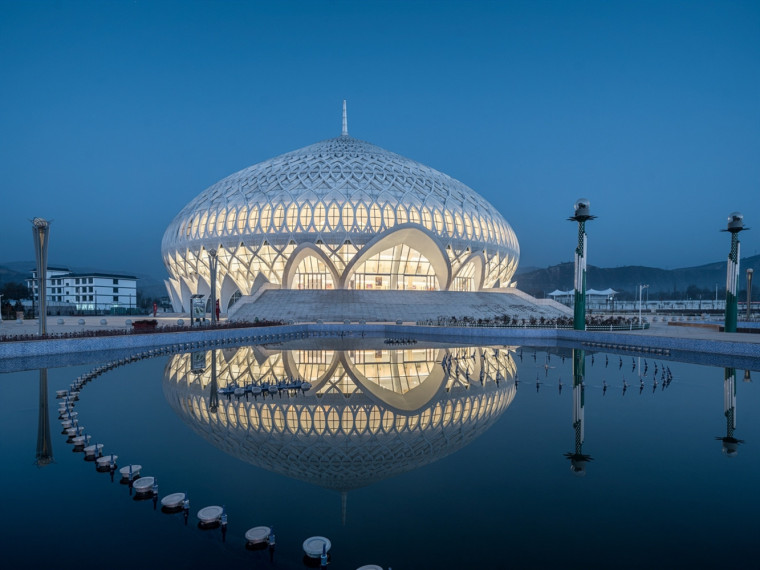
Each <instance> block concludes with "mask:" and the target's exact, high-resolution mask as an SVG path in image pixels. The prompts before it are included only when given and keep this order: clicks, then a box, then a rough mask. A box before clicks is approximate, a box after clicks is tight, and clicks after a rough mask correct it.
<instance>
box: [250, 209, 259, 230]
mask: <svg viewBox="0 0 760 570" xmlns="http://www.w3.org/2000/svg"><path fill="white" fill-rule="evenodd" d="M258 223H259V207H258V206H252V207H251V211H250V212H248V229H249V230H251V232H255V231H256V225H257V224H258Z"/></svg>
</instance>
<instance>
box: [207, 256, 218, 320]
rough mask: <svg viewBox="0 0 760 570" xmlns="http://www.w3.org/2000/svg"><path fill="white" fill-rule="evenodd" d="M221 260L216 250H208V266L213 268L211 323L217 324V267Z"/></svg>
mask: <svg viewBox="0 0 760 570" xmlns="http://www.w3.org/2000/svg"><path fill="white" fill-rule="evenodd" d="M218 262H219V260H218V259H217V257H216V250H215V249H213V248H212V249H210V250H208V266H209V269H210V270H211V324H212V325H215V324H216V267H217V263H218Z"/></svg>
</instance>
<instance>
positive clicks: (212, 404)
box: [208, 350, 219, 414]
mask: <svg viewBox="0 0 760 570" xmlns="http://www.w3.org/2000/svg"><path fill="white" fill-rule="evenodd" d="M218 408H219V384H217V379H216V351H215V350H211V386H210V387H209V394H208V411H209V412H211V413H212V414H215V413H216V410H217V409H218Z"/></svg>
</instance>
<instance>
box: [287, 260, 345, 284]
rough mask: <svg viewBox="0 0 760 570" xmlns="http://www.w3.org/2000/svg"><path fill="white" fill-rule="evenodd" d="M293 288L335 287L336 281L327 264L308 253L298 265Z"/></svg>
mask: <svg viewBox="0 0 760 570" xmlns="http://www.w3.org/2000/svg"><path fill="white" fill-rule="evenodd" d="M293 289H335V283H334V282H333V278H332V274H331V273H330V270H329V269H328V268H327V265H325V263H324V262H323V261H322V260H321V259H319V258H318V257H316V256H314V255H308V256H306V257H304V258H303V259H302V260H301V263H299V264H298V267H296V271H295V277H294V278H293Z"/></svg>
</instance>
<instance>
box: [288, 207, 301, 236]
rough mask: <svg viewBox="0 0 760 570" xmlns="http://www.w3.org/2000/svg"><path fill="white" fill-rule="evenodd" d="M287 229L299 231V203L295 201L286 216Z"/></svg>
mask: <svg viewBox="0 0 760 570" xmlns="http://www.w3.org/2000/svg"><path fill="white" fill-rule="evenodd" d="M285 224H286V225H287V230H288V231H289V232H291V233H293V232H297V231H298V205H297V204H296V203H295V202H294V203H293V204H291V205H290V206H288V212H287V214H286V216H285Z"/></svg>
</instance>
